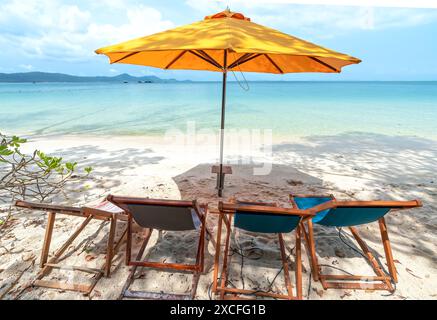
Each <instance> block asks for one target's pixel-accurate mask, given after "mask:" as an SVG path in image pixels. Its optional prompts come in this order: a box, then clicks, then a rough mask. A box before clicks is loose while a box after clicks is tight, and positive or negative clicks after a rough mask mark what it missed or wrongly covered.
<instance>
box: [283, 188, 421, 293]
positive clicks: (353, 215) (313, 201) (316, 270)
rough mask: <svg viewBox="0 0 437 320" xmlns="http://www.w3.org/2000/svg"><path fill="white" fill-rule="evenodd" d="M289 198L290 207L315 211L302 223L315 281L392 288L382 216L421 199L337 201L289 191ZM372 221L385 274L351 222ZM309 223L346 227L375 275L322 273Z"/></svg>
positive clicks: (393, 271) (390, 259)
mask: <svg viewBox="0 0 437 320" xmlns="http://www.w3.org/2000/svg"><path fill="white" fill-rule="evenodd" d="M290 201H291V203H292V204H293V206H294V207H296V208H299V209H302V210H310V212H312V213H313V214H316V216H315V217H314V218H313V219H312V220H307V223H306V225H307V228H305V226H304V227H303V228H302V231H303V233H304V237H305V243H306V245H307V249H308V252H309V255H310V260H311V269H312V274H313V278H314V280H315V281H318V280H320V282H321V284H322V286H323V288H324V289H325V290H326V289H329V288H335V289H363V290H387V291H390V292H393V291H394V286H393V283H397V282H398V278H397V274H396V267H395V264H394V260H393V254H392V250H391V244H390V240H389V238H388V232H387V225H386V223H385V219H384V216H385V215H386V214H387V213H389V212H390V211H391V210H401V209H410V208H415V207H420V206H422V203H421V202H420V201H419V200H413V201H338V200H336V199H335V197H334V196H333V195H328V196H315V195H290ZM375 221H378V223H379V228H380V232H381V238H382V243H383V246H384V251H385V258H386V262H387V266H388V271H389V272H388V273H389V274H387V273H386V272H384V268H383V266H382V265H381V264H380V262H379V261H378V260H377V259H375V257H374V256H373V254H372V252H371V251H370V250H369V248H368V246H367V244H366V243H365V242H364V240H363V239H362V238H361V237H360V235H359V234H358V230H357V229H356V228H355V226H358V225H363V224H367V223H371V222H375ZM313 224H319V225H322V226H326V227H337V228H342V227H347V228H349V230H350V232H351V233H352V236H353V237H354V238H355V240H356V241H357V243H358V245H359V247H360V248H361V250H362V251H363V256H364V257H365V258H366V259H367V261H368V263H369V264H370V266H371V267H372V269H373V271H374V272H375V274H376V276H359V275H333V274H323V273H322V271H321V267H320V266H319V264H318V262H317V255H316V247H315V241H314V232H313Z"/></svg>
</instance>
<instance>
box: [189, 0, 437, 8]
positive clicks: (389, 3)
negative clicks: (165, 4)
mask: <svg viewBox="0 0 437 320" xmlns="http://www.w3.org/2000/svg"><path fill="white" fill-rule="evenodd" d="M187 3H188V4H190V5H191V6H192V7H194V8H200V9H205V8H208V9H212V8H213V7H217V6H221V7H222V8H223V6H226V5H243V6H254V5H257V6H261V5H271V4H305V5H311V4H315V5H337V6H358V7H363V6H364V7H395V8H437V2H436V1H435V0H414V1H411V0H187Z"/></svg>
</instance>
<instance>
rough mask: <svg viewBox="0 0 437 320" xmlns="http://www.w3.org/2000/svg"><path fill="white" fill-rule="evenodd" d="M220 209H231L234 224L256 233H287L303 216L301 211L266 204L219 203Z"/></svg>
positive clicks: (294, 227)
mask: <svg viewBox="0 0 437 320" xmlns="http://www.w3.org/2000/svg"><path fill="white" fill-rule="evenodd" d="M219 209H220V210H221V211H232V212H233V213H234V214H235V218H234V226H235V227H236V228H240V229H243V230H247V231H250V232H258V233H288V232H291V231H293V230H294V229H296V227H297V226H298V224H299V222H300V221H301V219H302V218H303V216H305V214H304V213H302V211H300V212H298V211H296V210H294V209H286V208H279V207H273V206H268V205H264V204H261V205H253V204H251V205H245V203H244V202H237V203H236V204H223V203H220V204H219Z"/></svg>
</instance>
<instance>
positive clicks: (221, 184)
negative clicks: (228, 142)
mask: <svg viewBox="0 0 437 320" xmlns="http://www.w3.org/2000/svg"><path fill="white" fill-rule="evenodd" d="M227 60H228V52H227V50H225V53H224V63H223V66H224V67H223V91H222V121H221V127H220V171H219V183H218V196H219V197H222V196H223V188H224V179H223V146H224V140H225V109H226V82H227V77H228V70H227Z"/></svg>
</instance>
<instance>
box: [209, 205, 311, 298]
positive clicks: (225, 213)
mask: <svg viewBox="0 0 437 320" xmlns="http://www.w3.org/2000/svg"><path fill="white" fill-rule="evenodd" d="M237 209H238V210H239V211H240V210H244V211H245V212H257V213H260V212H262V213H263V214H264V213H265V214H275V215H291V216H301V217H302V218H301V221H300V222H299V224H298V225H297V227H296V229H295V230H294V231H295V233H296V253H295V277H296V294H293V285H292V283H291V280H290V274H289V268H288V263H287V258H288V257H287V255H286V252H285V242H284V238H283V235H282V234H281V233H278V240H279V249H280V253H281V260H282V266H283V272H284V280H285V285H286V289H287V294H277V293H271V292H262V291H258V290H243V289H238V288H229V287H228V286H227V282H228V281H227V279H228V265H229V264H230V262H231V259H229V258H228V257H229V247H230V236H231V232H232V221H233V218H234V216H235V212H236V211H237ZM214 213H215V212H214ZM217 214H219V220H218V229H217V239H216V244H215V246H216V249H215V259H214V273H213V284H212V292H214V293H216V294H217V293H218V294H219V298H220V300H238V299H242V297H241V295H246V296H250V295H254V296H259V297H270V298H275V299H287V300H300V299H302V260H301V225H302V222H303V221H305V220H307V219H310V218H312V216H313V215H312V214H311V213H309V212H308V211H305V210H296V209H287V208H280V207H277V206H276V205H275V204H269V203H263V202H252V203H251V202H240V203H239V204H238V203H223V202H219V212H217ZM223 223H224V224H225V227H226V237H225V247H224V253H223V262H222V269H221V275H220V284H218V280H219V278H218V274H219V268H220V252H221V250H220V246H221V233H222V226H223Z"/></svg>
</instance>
